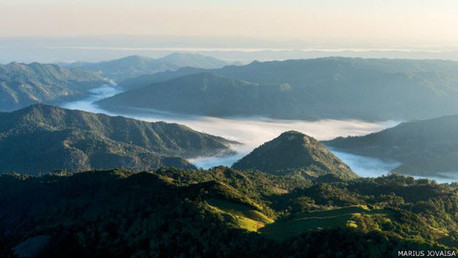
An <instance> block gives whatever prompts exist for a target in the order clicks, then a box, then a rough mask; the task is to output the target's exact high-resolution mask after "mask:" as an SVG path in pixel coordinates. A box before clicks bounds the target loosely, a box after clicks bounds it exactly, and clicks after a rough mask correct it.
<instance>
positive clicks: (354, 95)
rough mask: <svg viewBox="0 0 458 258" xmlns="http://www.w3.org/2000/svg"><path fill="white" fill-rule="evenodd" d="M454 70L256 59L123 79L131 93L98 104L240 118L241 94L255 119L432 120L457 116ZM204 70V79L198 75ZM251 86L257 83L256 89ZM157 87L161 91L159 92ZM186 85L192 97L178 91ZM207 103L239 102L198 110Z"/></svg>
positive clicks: (398, 63)
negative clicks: (218, 78) (216, 78)
mask: <svg viewBox="0 0 458 258" xmlns="http://www.w3.org/2000/svg"><path fill="white" fill-rule="evenodd" d="M457 71H458V63H457V62H452V61H437V60H389V59H361V58H319V59H308V60H287V61H272V62H253V63H251V64H249V65H245V66H226V67H224V68H221V69H210V70H203V69H192V68H186V69H181V70H178V71H176V72H164V73H158V74H154V75H150V76H143V77H139V78H136V79H132V80H130V81H126V82H125V83H124V86H123V87H124V88H125V89H132V90H128V91H127V92H124V93H121V94H120V95H118V96H114V97H112V98H109V99H106V100H104V101H102V102H100V104H101V105H102V106H103V107H105V108H107V109H114V108H116V109H118V110H121V109H123V108H124V109H128V108H129V107H138V106H141V107H144V108H152V109H162V110H165V111H177V112H186V113H190V111H188V110H192V112H193V113H195V114H199V115H200V114H206V115H212V116H237V115H240V111H239V110H240V109H241V108H239V107H238V105H237V104H239V103H240V102H241V101H239V99H238V98H241V97H244V98H246V99H247V100H248V102H249V103H251V104H252V107H251V108H250V107H247V108H244V113H243V114H252V115H255V116H265V117H272V118H281V119H305V120H315V119H360V120H369V121H383V120H412V119H427V118H433V117H438V116H442V115H452V114H455V113H456V110H458V101H457V100H458V73H457ZM208 73H211V74H214V76H223V77H225V78H226V79H225V80H226V81H228V82H218V83H216V82H215V83H214V84H212V83H207V80H206V77H205V76H202V74H208ZM199 74H201V75H200V76H201V77H200V80H196V76H199ZM207 77H208V75H207ZM221 80H222V79H221ZM231 80H232V81H236V80H239V81H244V82H245V83H238V84H240V85H239V86H237V87H234V86H233V84H232V83H229V81H231ZM186 81H188V82H187V83H186ZM210 81H211V80H210ZM220 84H221V85H220ZM253 84H258V85H259V87H258V88H257V89H256V90H253V87H252V85H253ZM165 85H167V86H165ZM269 85H270V86H269ZM157 87H159V88H161V94H162V95H156V94H158V92H157V91H156V90H155V88H157ZM139 88H140V89H142V88H143V90H140V89H139ZM212 88H213V89H212ZM203 89H206V90H207V91H206V92H204V91H203ZM183 90H185V91H187V92H188V94H191V96H193V98H188V97H187V95H181V94H180V92H181V91H183ZM234 91H235V92H234ZM207 92H211V93H212V94H206V93H207ZM228 92H230V93H231V94H228ZM245 94H246V95H245ZM165 95H166V96H169V98H170V101H171V102H172V103H170V104H169V105H168V106H167V107H165V106H163V105H162V104H161V102H164V101H165V100H162V99H160V98H161V97H162V96H165ZM202 102H207V103H213V102H216V103H219V102H222V103H234V104H232V105H216V104H211V105H207V106H205V107H199V106H200V105H202V104H201V103H202Z"/></svg>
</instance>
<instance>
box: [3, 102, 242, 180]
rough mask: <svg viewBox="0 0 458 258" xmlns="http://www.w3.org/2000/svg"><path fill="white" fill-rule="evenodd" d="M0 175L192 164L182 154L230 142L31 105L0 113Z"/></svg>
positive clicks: (179, 128)
mask: <svg viewBox="0 0 458 258" xmlns="http://www.w3.org/2000/svg"><path fill="white" fill-rule="evenodd" d="M0 120H1V121H2V122H1V123H0V173H5V172H10V171H16V172H18V173H29V174H32V173H40V172H44V173H46V172H50V171H53V170H67V171H69V172H79V171H85V170H90V169H111V168H120V167H121V168H128V169H133V170H147V169H157V168H159V167H162V166H172V167H179V168H186V169H193V168H195V167H194V165H192V164H191V163H189V162H188V161H186V158H192V157H198V156H212V155H224V154H230V153H232V151H231V150H230V148H229V145H230V144H236V142H233V141H229V140H226V139H224V138H222V137H217V136H213V135H209V134H205V133H200V132H196V131H194V130H192V129H190V128H189V127H186V126H183V125H179V124H169V123H164V122H155V123H149V122H144V121H139V120H134V119H128V118H124V117H120V116H118V117H111V116H107V115H102V114H94V113H89V112H83V111H77V110H68V109H63V108H58V107H53V106H48V105H43V104H36V105H33V106H30V107H27V108H24V109H21V110H17V111H14V112H9V113H0Z"/></svg>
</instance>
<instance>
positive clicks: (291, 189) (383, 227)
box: [0, 167, 458, 257]
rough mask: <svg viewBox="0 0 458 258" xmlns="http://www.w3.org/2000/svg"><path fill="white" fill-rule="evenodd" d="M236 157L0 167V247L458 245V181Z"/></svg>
mask: <svg viewBox="0 0 458 258" xmlns="http://www.w3.org/2000/svg"><path fill="white" fill-rule="evenodd" d="M318 181H319V182H317V181H315V182H312V181H310V180H308V179H305V178H304V177H302V176H300V175H297V174H294V173H290V174H286V175H272V174H265V173H262V172H244V171H238V170H234V169H229V168H226V167H217V168H214V169H212V170H194V171H186V170H179V169H166V168H163V169H159V170H156V171H149V172H142V173H133V172H129V171H123V170H110V171H91V172H85V173H78V174H65V173H61V174H55V175H45V176H40V177H34V176H25V175H19V174H14V173H13V174H9V175H2V176H0V189H2V191H1V192H0V205H1V207H3V208H2V209H1V210H0V232H1V235H0V242H1V243H3V244H2V245H1V248H0V256H2V257H12V256H13V255H18V256H20V257H26V256H27V255H32V256H36V257H95V256H98V257H100V256H110V257H148V256H153V257H154V256H160V257H171V256H193V257H195V256H207V257H208V256H220V257H229V256H230V257H247V256H255V255H256V256H259V255H262V256H266V257H290V256H307V257H318V256H320V255H321V257H349V256H353V257H391V256H396V255H397V251H398V250H401V251H402V250H438V251H443V252H448V253H446V254H453V252H457V251H458V235H457V232H458V230H457V229H458V185H457V184H456V183H455V184H448V185H447V184H442V185H441V184H437V183H435V182H434V181H431V180H414V179H413V178H411V177H404V176H399V175H390V176H385V177H379V178H372V179H368V178H359V179H354V180H350V181H338V180H332V181H329V180H327V178H323V179H322V180H318Z"/></svg>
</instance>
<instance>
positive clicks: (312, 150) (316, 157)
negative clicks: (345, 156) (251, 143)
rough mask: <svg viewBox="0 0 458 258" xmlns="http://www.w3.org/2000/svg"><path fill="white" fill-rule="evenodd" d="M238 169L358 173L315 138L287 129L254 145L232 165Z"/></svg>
mask: <svg viewBox="0 0 458 258" xmlns="http://www.w3.org/2000/svg"><path fill="white" fill-rule="evenodd" d="M232 167H233V168H235V169H241V170H259V171H265V172H269V173H273V174H285V173H289V172H296V173H298V172H299V173H301V174H303V175H304V176H306V177H311V178H316V177H319V176H325V175H330V176H333V177H336V178H340V179H352V178H356V177H357V175H356V174H355V173H353V172H352V171H351V169H350V168H349V167H348V166H347V165H345V164H344V163H343V162H342V161H341V160H339V158H337V157H336V156H334V154H332V153H331V152H329V151H328V150H327V149H326V147H325V146H324V145H323V144H321V143H320V142H319V141H317V140H315V139H314V138H312V137H310V136H307V135H305V134H302V133H299V132H295V131H289V132H285V133H282V134H281V135H280V136H279V137H277V138H275V139H273V140H272V141H269V142H266V143H264V144H263V145H261V146H260V147H258V148H256V149H254V150H253V151H252V152H251V153H250V154H248V155H247V156H245V157H244V158H242V159H241V160H239V161H237V162H236V163H235V164H234V165H233V166H232Z"/></svg>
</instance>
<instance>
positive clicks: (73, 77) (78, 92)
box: [0, 63, 106, 111]
mask: <svg viewBox="0 0 458 258" xmlns="http://www.w3.org/2000/svg"><path fill="white" fill-rule="evenodd" d="M104 83H106V81H105V79H104V78H102V77H101V76H99V75H96V74H92V73H89V72H84V71H81V70H78V69H70V70H69V69H66V68H62V67H59V66H57V65H51V64H39V63H31V64H19V63H10V64H8V65H1V64H0V110H1V111H11V110H15V109H20V108H23V107H25V106H28V105H31V104H35V103H42V102H45V103H51V102H57V101H64V100H70V99H76V98H81V97H84V96H86V95H87V94H88V93H87V92H88V90H90V89H93V88H96V87H98V86H101V85H102V84H104Z"/></svg>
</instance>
